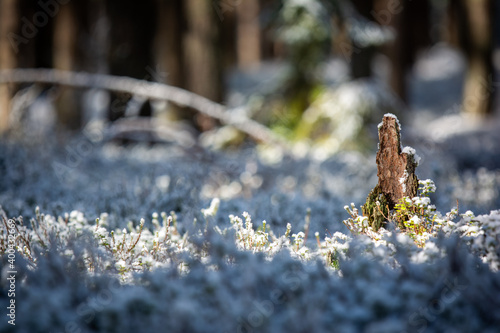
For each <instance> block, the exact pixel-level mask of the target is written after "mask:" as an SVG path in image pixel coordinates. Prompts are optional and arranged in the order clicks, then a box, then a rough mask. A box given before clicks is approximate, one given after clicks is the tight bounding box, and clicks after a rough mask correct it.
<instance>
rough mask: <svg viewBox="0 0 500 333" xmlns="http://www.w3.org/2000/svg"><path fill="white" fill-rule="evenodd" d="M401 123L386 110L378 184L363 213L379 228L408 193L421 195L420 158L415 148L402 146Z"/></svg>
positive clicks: (381, 129)
mask: <svg viewBox="0 0 500 333" xmlns="http://www.w3.org/2000/svg"><path fill="white" fill-rule="evenodd" d="M400 131H401V127H400V124H399V121H398V119H397V118H396V117H395V116H394V115H392V114H386V115H385V116H384V118H383V120H382V123H381V124H380V125H379V130H378V136H379V141H380V143H379V150H378V152H377V157H376V161H377V176H378V184H377V186H375V188H374V189H373V190H372V191H371V192H370V194H369V195H368V198H367V199H366V203H365V204H364V205H363V207H362V210H363V214H364V215H365V216H367V217H368V220H369V222H370V225H371V226H372V228H373V229H374V230H378V229H379V228H380V227H381V226H382V224H383V223H384V222H385V221H386V220H387V218H388V216H389V211H390V210H392V209H394V207H395V206H396V204H397V203H398V202H400V200H401V199H402V198H404V197H408V198H413V197H415V196H417V190H418V178H417V176H416V175H415V169H416V167H417V162H416V161H415V155H414V154H413V153H412V151H411V150H407V151H408V152H403V150H402V149H401V133H400Z"/></svg>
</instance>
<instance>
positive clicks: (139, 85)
mask: <svg viewBox="0 0 500 333" xmlns="http://www.w3.org/2000/svg"><path fill="white" fill-rule="evenodd" d="M22 82H40V83H51V84H57V85H64V86H70V87H75V88H99V89H106V90H110V91H118V92H125V93H130V94H132V95H136V96H142V97H146V98H149V99H153V100H164V101H170V102H173V103H175V104H177V105H180V106H186V107H190V108H193V109H195V110H197V111H198V112H200V113H203V114H205V115H207V116H210V117H212V118H215V119H218V120H220V121H221V122H222V123H223V124H226V125H230V126H233V127H235V128H237V129H238V130H240V131H242V132H243V133H246V134H248V135H249V136H251V137H253V138H254V139H256V140H258V141H262V142H266V143H273V144H278V145H280V146H282V147H286V146H287V145H286V142H285V141H284V140H282V139H281V138H279V137H278V136H276V135H275V134H274V133H273V132H271V131H270V130H269V129H268V128H267V127H265V126H263V125H262V124H259V123H258V122H256V121H253V120H251V119H249V118H247V117H244V116H242V115H241V114H239V115H235V114H232V113H231V112H229V110H228V109H227V108H226V107H225V106H223V105H221V104H218V103H215V102H213V101H211V100H209V99H207V98H205V97H203V96H200V95H197V94H195V93H192V92H190V91H187V90H184V89H181V88H178V87H173V86H169V85H166V84H162V83H157V82H149V81H145V80H138V79H134V78H130V77H123V76H113V75H105V74H92V73H85V72H71V71H62V70H56V69H9V70H1V71H0V84H1V83H22Z"/></svg>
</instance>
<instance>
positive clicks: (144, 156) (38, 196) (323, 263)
mask: <svg viewBox="0 0 500 333" xmlns="http://www.w3.org/2000/svg"><path fill="white" fill-rule="evenodd" d="M431 72H432V71H431ZM418 112H420V114H421V115H422V117H424V116H425V112H424V111H422V110H420V111H418ZM427 115H428V117H430V118H427V119H428V121H427V122H423V121H422V122H419V121H417V120H418V119H420V118H418V117H415V119H413V120H411V118H410V120H404V121H402V126H403V129H402V141H403V144H405V145H412V146H414V147H415V148H416V151H417V153H418V154H419V155H420V156H421V157H422V159H421V162H420V166H419V167H418V168H417V174H418V175H419V177H420V178H421V179H425V178H432V179H433V180H434V181H435V183H436V185H437V191H436V193H435V194H433V195H431V201H432V203H434V204H436V206H437V211H440V212H441V214H440V213H436V215H435V216H436V217H435V220H433V223H435V224H436V225H438V224H439V228H440V230H441V233H438V232H435V233H429V234H428V236H426V237H430V238H429V239H426V240H425V246H424V247H417V246H416V245H415V243H414V242H413V240H412V239H411V238H409V237H408V236H406V235H404V234H403V233H402V232H400V231H396V230H393V229H391V227H390V226H388V227H387V229H388V230H384V231H383V232H381V233H380V235H379V234H376V235H375V234H373V233H372V232H367V233H368V235H371V237H369V236H366V235H355V233H352V232H351V231H349V230H348V228H347V227H346V225H345V224H344V223H342V222H343V220H348V218H350V217H351V216H350V215H349V214H348V213H347V212H346V211H345V210H344V206H345V205H349V204H350V203H351V202H353V203H354V204H355V206H357V207H359V206H360V205H361V204H362V203H363V202H364V201H365V199H366V196H367V194H368V192H369V191H370V190H371V189H372V188H373V186H374V185H375V184H376V183H377V177H376V165H375V150H374V151H373V153H372V154H369V155H362V154H360V153H356V152H342V153H339V154H337V155H334V156H333V157H330V158H328V159H326V160H322V161H320V160H317V159H313V158H301V159H299V158H292V157H285V158H284V159H283V160H282V161H281V162H279V163H276V164H271V165H269V164H266V163H265V162H264V160H265V159H262V158H261V155H259V154H258V153H257V151H256V150H255V149H254V148H253V147H252V146H247V147H246V148H242V149H241V150H234V151H225V152H220V151H219V152H214V151H208V150H205V149H203V148H199V147H192V148H189V149H186V148H182V147H179V146H176V145H156V146H149V145H140V144H139V145H132V146H120V145H117V144H114V143H109V142H108V143H101V142H95V141H93V140H92V139H94V137H91V136H86V135H85V134H84V133H81V134H80V135H78V136H75V137H71V138H64V139H63V138H59V141H58V142H56V139H55V138H42V137H31V138H30V137H29V134H26V136H25V138H24V139H25V141H27V143H26V142H25V143H24V144H20V143H19V142H11V141H9V140H6V139H5V140H3V141H2V142H0V205H1V208H2V210H3V211H4V213H5V215H4V217H5V222H2V223H3V225H2V228H1V230H2V234H1V237H2V240H7V235H6V231H7V230H10V229H12V228H10V229H9V226H11V225H12V224H11V223H10V222H9V219H15V218H18V217H19V216H22V217H23V224H24V226H26V227H23V226H21V221H20V219H17V220H16V225H17V227H15V228H14V229H15V231H14V233H16V234H17V235H18V236H19V235H21V236H22V237H19V238H18V239H16V242H17V243H16V244H17V246H18V248H19V251H20V252H22V253H23V254H22V255H21V254H17V255H16V257H15V267H16V271H17V273H16V285H15V288H16V295H15V300H16V317H15V319H16V321H15V323H16V326H12V325H10V324H9V323H8V322H7V320H8V319H9V318H8V317H7V316H5V314H6V313H7V310H6V307H7V304H8V302H9V301H10V299H12V297H10V296H8V290H9V288H11V286H10V284H9V283H8V280H7V277H8V276H9V273H8V271H9V270H10V269H9V265H10V264H11V262H9V257H8V256H7V255H4V256H3V257H2V262H1V265H2V267H1V272H2V280H1V282H0V287H1V290H0V292H1V293H0V307H1V308H2V309H4V310H2V311H4V314H2V316H3V318H4V319H2V320H1V321H0V331H2V332H155V331H168V332H496V331H498V327H500V312H499V311H497V310H498V309H500V273H499V272H498V268H499V264H500V261H499V257H500V246H499V244H500V211H498V210H496V211H495V209H499V208H500V194H499V188H500V172H499V169H500V165H499V164H498V163H499V162H498V158H499V157H498V156H499V155H498V152H497V150H496V149H498V145H497V144H495V142H498V141H494V140H495V135H498V132H495V130H494V128H495V127H494V126H493V125H491V129H489V128H485V127H484V126H483V127H475V128H473V129H469V130H467V131H469V133H470V131H472V132H473V133H474V134H475V135H474V137H478V140H482V141H479V143H477V144H476V146H474V145H473V144H474V141H471V139H470V136H467V135H466V134H467V131H464V130H459V129H457V130H454V131H450V130H449V129H450V127H449V126H448V127H445V129H446V130H447V131H446V135H442V136H441V137H433V135H437V134H436V133H438V132H437V130H436V129H438V130H439V126H438V125H439V122H444V121H446V120H447V119H448V118H445V117H436V116H435V115H434V116H433V113H432V112H429V113H427ZM445 116H447V117H451V116H455V117H456V115H454V114H451V113H450V114H447V115H445ZM451 119H453V118H451ZM448 120H449V119H448ZM453 124H454V125H457V124H458V123H457V122H453ZM432 126H436V127H435V128H434V129H433V128H432ZM426 130H428V131H429V132H425V131H426ZM460 138H463V141H460V142H461V143H460V145H458V146H456V145H455V146H453V142H454V140H455V141H456V140H458V139H460ZM491 140H493V141H491ZM488 142H493V144H492V146H491V144H490V146H488ZM478 149H479V150H478ZM470 161H472V162H474V161H475V163H472V162H470ZM471 163H472V164H471ZM213 198H220V204H219V206H218V207H217V201H213V200H212V199H213ZM457 199H458V202H459V207H458V214H459V215H458V216H456V217H454V218H453V213H452V214H448V215H446V213H447V212H449V211H450V210H451V209H452V207H453V206H456V200H457ZM211 204H213V205H212V206H211ZM37 207H39V208H38V209H37ZM426 207H430V206H426ZM202 209H205V210H202ZM426 209H427V208H426ZM426 211H427V210H426ZM429 211H430V210H429ZM162 212H164V214H162ZM244 212H247V213H244ZM351 212H352V211H351ZM155 213H157V214H155ZM433 214H434V213H433ZM230 215H233V216H232V217H230ZM433 216H434V215H433ZM96 218H99V222H98V223H96ZM352 218H353V217H351V222H353V223H354V222H356V221H357V222H359V221H361V223H360V224H358V225H356V228H361V229H363V228H364V227H363V225H362V218H359V219H358V220H356V221H355V220H353V219H352ZM141 219H144V220H143V226H142V229H141V226H140V225H141ZM30 220H31V221H32V225H31V224H30ZM12 221H13V220H12ZM130 221H131V223H130ZM263 221H265V223H264V222H263ZM357 222H356V223H357ZM351 226H352V224H351ZM361 229H355V230H361ZM306 234H307V236H306ZM304 238H306V239H305V240H304ZM0 245H1V248H2V249H3V250H4V251H5V249H7V248H8V243H6V242H2V243H1V244H0ZM28 245H29V246H28Z"/></svg>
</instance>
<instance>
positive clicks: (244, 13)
mask: <svg viewBox="0 0 500 333" xmlns="http://www.w3.org/2000/svg"><path fill="white" fill-rule="evenodd" d="M259 12H260V5H259V0H246V1H241V2H240V4H239V5H238V6H236V18H237V23H236V48H237V56H238V66H239V67H240V68H242V69H246V68H249V67H251V66H252V65H257V64H259V62H260V54H261V50H260V49H261V45H260V43H261V38H260V30H261V29H260V22H259Z"/></svg>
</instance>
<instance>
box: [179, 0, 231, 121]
mask: <svg viewBox="0 0 500 333" xmlns="http://www.w3.org/2000/svg"><path fill="white" fill-rule="evenodd" d="M183 3H184V11H185V17H186V31H185V34H184V39H183V51H184V59H185V64H184V66H185V67H184V69H185V79H186V88H187V89H188V90H190V91H192V92H194V93H196V94H199V95H201V96H204V97H206V98H208V99H211V100H212V101H216V102H220V101H222V98H223V91H222V89H223V85H222V64H221V62H220V54H219V52H218V50H219V47H218V46H219V25H220V19H219V18H218V17H217V12H216V11H215V10H214V8H213V1H212V0H184V1H183ZM197 122H198V126H199V127H200V129H201V130H206V129H209V128H211V127H213V120H212V119H208V118H206V117H205V116H199V117H198V121H197Z"/></svg>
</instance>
